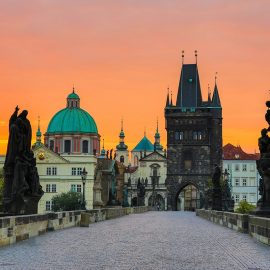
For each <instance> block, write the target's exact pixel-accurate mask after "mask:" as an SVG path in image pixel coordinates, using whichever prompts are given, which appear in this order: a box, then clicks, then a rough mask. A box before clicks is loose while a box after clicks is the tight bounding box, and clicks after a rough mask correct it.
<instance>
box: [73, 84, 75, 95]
mask: <svg viewBox="0 0 270 270" xmlns="http://www.w3.org/2000/svg"><path fill="white" fill-rule="evenodd" d="M72 93H73V94H74V93H75V86H74V83H73V87H72Z"/></svg>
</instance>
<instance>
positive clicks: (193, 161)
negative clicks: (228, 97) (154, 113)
mask: <svg viewBox="0 0 270 270" xmlns="http://www.w3.org/2000/svg"><path fill="white" fill-rule="evenodd" d="M182 57H183V56H182ZM165 120H166V130H167V162H168V163H167V180H166V186H167V191H168V210H178V208H179V203H181V202H179V201H180V200H181V199H180V197H179V194H180V193H181V192H182V191H183V190H184V189H185V188H187V186H192V187H193V188H194V189H196V190H197V192H196V200H195V206H194V208H201V207H203V204H204V197H205V196H204V193H205V188H206V185H207V181H208V180H209V179H211V178H212V174H213V170H214V164H218V165H219V166H220V167H221V162H222V107H221V102H220V98H219V94H218V88H217V83H216V78H215V86H214V92H213V96H212V97H211V94H210V93H208V100H207V101H203V100H202V93H201V87H200V79H199V72H198V66H197V59H196V64H183V61H182V70H181V75H180V81H179V87H178V95H177V100H176V104H175V105H173V102H172V98H171V100H170V98H169V93H168V96H167V102H166V107H165ZM190 190H192V189H190ZM181 194H182V193H181ZM182 203H183V202H182ZM190 203H191V202H190ZM194 208H193V209H194Z"/></svg>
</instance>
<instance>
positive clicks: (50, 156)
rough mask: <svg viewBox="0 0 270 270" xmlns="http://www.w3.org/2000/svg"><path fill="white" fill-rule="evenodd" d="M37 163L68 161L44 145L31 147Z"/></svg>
mask: <svg viewBox="0 0 270 270" xmlns="http://www.w3.org/2000/svg"><path fill="white" fill-rule="evenodd" d="M33 152H34V155H35V157H36V159H37V163H38V164H39V163H41V164H42V163H69V161H68V160H66V159H65V158H63V157H61V156H60V155H58V154H56V153H55V152H53V151H51V150H50V149H49V148H48V147H46V146H45V145H43V144H42V145H40V146H37V147H35V148H34V149H33Z"/></svg>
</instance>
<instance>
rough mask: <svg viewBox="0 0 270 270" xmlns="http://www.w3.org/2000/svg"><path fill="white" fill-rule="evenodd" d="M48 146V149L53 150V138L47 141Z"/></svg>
mask: <svg viewBox="0 0 270 270" xmlns="http://www.w3.org/2000/svg"><path fill="white" fill-rule="evenodd" d="M49 148H50V150H52V151H53V150H54V140H50V143H49Z"/></svg>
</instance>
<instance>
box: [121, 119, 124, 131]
mask: <svg viewBox="0 0 270 270" xmlns="http://www.w3.org/2000/svg"><path fill="white" fill-rule="evenodd" d="M123 129H124V125H123V117H122V118H121V131H123Z"/></svg>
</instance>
